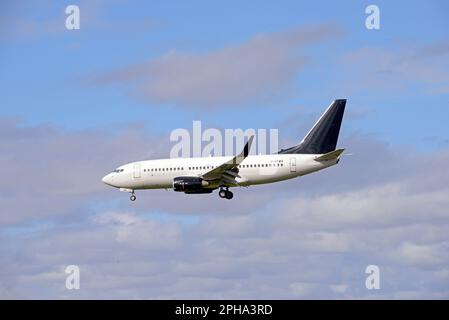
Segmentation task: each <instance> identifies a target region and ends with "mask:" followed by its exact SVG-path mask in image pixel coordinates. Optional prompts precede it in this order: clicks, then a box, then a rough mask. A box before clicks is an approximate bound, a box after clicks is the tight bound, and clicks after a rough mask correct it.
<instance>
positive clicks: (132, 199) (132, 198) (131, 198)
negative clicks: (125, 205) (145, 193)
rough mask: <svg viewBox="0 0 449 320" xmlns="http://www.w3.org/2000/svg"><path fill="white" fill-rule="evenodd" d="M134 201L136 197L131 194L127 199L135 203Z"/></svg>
mask: <svg viewBox="0 0 449 320" xmlns="http://www.w3.org/2000/svg"><path fill="white" fill-rule="evenodd" d="M136 199H137V198H136V196H135V195H134V194H132V195H131V197H129V200H131V201H136Z"/></svg>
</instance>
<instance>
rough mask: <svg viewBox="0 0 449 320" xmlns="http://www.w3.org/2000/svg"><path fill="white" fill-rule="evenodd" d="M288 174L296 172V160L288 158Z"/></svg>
mask: <svg viewBox="0 0 449 320" xmlns="http://www.w3.org/2000/svg"><path fill="white" fill-rule="evenodd" d="M290 172H296V158H290Z"/></svg>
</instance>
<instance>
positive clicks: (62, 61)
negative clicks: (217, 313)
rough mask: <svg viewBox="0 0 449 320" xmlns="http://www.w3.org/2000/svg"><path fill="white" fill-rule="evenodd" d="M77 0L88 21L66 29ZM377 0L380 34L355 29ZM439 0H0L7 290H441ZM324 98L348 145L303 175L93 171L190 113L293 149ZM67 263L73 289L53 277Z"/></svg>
mask: <svg viewBox="0 0 449 320" xmlns="http://www.w3.org/2000/svg"><path fill="white" fill-rule="evenodd" d="M69 4H77V5H78V6H79V8H80V12H81V29H80V30H72V31H69V30H66V29H65V24H64V22H65V14H64V10H65V7H66V6H67V5H69ZM370 4H375V5H377V6H378V7H379V8H380V24H381V28H380V30H368V29H366V28H365V19H366V16H367V15H366V14H365V8H366V7H367V6H368V5H370ZM448 9H449V4H448V3H447V1H394V2H393V1H375V2H372V1H339V2H334V1H332V2H331V1H313V2H312V1H308V2H303V1H245V2H244V3H242V2H241V1H222V2H211V1H189V2H186V1H172V2H166V1H132V2H129V3H128V2H124V1H75V2H73V1H54V2H52V1H39V2H38V1H20V2H18V1H10V2H5V1H4V2H2V4H1V5H0V70H1V71H0V88H1V89H0V92H1V94H0V155H1V156H0V167H3V168H8V170H7V172H4V175H3V178H4V181H8V183H7V184H3V186H1V187H0V203H1V207H2V210H1V216H0V297H1V298H211V297H212V298H267V299H270V298H289V299H290V298H293V299H296V298H300V299H302V298H337V299H339V298H404V297H405V298H428V297H433V298H445V299H447V298H448V297H449V288H448V286H447V283H449V269H448V268H447V265H448V264H449V238H448V236H447V228H448V227H449V216H448V211H447V208H448V207H449V203H448V200H447V199H449V189H448V187H447V179H448V178H449V177H448V173H447V172H446V171H447V170H444V168H445V167H446V166H447V161H448V160H449V127H448V126H447V119H449V40H448V39H449V10H448ZM335 98H347V99H348V103H347V108H346V114H345V119H344V123H343V127H342V132H341V135H342V137H341V139H340V141H339V143H340V145H341V146H343V147H346V148H347V149H348V152H349V153H352V154H353V155H352V156H348V157H343V161H341V163H340V164H339V166H338V167H335V168H332V169H329V170H328V171H326V172H322V173H317V174H314V175H311V176H308V177H305V178H303V180H302V181H298V180H295V181H288V182H285V183H281V184H279V185H278V186H277V187H275V188H273V186H270V185H267V186H260V187H257V188H249V189H243V190H238V191H237V190H236V192H235V195H236V197H235V199H234V200H233V201H232V202H227V203H223V202H219V199H218V197H216V195H212V196H210V197H207V196H206V197H188V196H184V195H180V194H173V192H167V191H163V190H162V191H152V192H148V193H141V194H139V196H138V201H137V202H136V203H134V204H130V202H129V201H128V198H127V196H126V195H125V194H121V193H119V192H116V190H112V189H111V188H108V187H106V186H104V185H103V184H102V183H101V182H100V178H101V177H102V176H103V175H104V174H105V172H108V171H109V170H111V169H112V168H114V167H116V166H118V165H120V164H123V163H126V162H129V161H134V160H136V159H141V158H164V157H168V156H169V150H170V147H171V144H170V141H169V133H170V132H171V131H172V130H174V129H176V128H187V129H189V130H190V129H191V128H192V121H193V120H201V121H202V127H203V128H207V127H214V128H219V129H224V128H243V129H246V128H266V129H272V128H274V129H278V130H279V136H280V147H285V146H286V144H291V143H294V142H296V141H298V140H300V139H301V138H302V136H303V135H304V134H305V133H306V132H307V130H308V129H309V128H310V126H311V125H312V123H313V122H314V121H315V119H316V118H317V117H318V116H319V115H320V114H321V112H322V111H323V110H324V108H325V107H327V106H328V105H329V104H330V102H331V101H332V100H333V99H335ZM30 177H31V179H32V183H30ZM36 182H37V183H36ZM267 199H269V201H267ZM187 253H188V254H187ZM373 263H374V264H377V265H379V266H380V268H381V270H382V274H383V275H385V281H383V282H382V283H383V288H382V290H380V291H376V292H371V291H367V290H366V289H365V287H364V277H365V274H364V268H365V267H366V266H367V265H369V264H373ZM69 264H78V265H80V268H81V270H82V271H81V272H82V280H81V281H82V286H83V288H84V289H83V290H79V291H76V292H74V291H67V290H66V289H65V288H64V278H65V274H64V267H65V266H66V265H69ZM248 270H251V272H250V271H248ZM416 279H419V281H416Z"/></svg>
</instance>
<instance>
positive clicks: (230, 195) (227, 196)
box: [226, 191, 234, 200]
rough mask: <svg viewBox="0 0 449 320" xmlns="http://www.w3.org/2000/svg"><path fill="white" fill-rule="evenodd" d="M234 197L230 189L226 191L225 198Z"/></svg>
mask: <svg viewBox="0 0 449 320" xmlns="http://www.w3.org/2000/svg"><path fill="white" fill-rule="evenodd" d="M233 197H234V194H233V193H232V192H231V191H228V192H226V199H228V200H231V199H232V198H233Z"/></svg>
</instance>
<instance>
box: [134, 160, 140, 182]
mask: <svg viewBox="0 0 449 320" xmlns="http://www.w3.org/2000/svg"><path fill="white" fill-rule="evenodd" d="M138 178H140V163H136V164H134V179H138Z"/></svg>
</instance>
